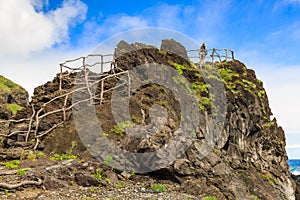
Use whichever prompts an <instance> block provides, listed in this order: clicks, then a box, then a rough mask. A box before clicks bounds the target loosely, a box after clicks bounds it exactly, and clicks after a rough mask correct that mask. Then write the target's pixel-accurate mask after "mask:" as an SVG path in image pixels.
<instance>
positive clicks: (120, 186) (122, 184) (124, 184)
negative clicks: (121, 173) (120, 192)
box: [115, 181, 126, 188]
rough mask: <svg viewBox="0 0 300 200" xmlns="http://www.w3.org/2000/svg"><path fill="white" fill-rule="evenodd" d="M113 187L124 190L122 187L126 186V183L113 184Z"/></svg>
mask: <svg viewBox="0 0 300 200" xmlns="http://www.w3.org/2000/svg"><path fill="white" fill-rule="evenodd" d="M115 186H116V187H117V188H124V187H125V186H126V183H125V182H123V181H119V182H117V183H116V184H115Z"/></svg>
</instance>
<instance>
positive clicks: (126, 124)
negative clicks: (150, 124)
mask: <svg viewBox="0 0 300 200" xmlns="http://www.w3.org/2000/svg"><path fill="white" fill-rule="evenodd" d="M132 127H134V124H133V123H131V122H130V121H124V122H121V123H119V124H117V125H115V126H114V127H113V128H112V129H111V130H110V132H112V133H115V134H117V135H120V136H123V134H124V132H125V128H132Z"/></svg>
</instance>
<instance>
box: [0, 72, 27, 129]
mask: <svg viewBox="0 0 300 200" xmlns="http://www.w3.org/2000/svg"><path fill="white" fill-rule="evenodd" d="M28 105H29V103H28V92H27V91H26V90H25V89H24V88H22V87H21V86H19V85H17V84H15V83H14V82H12V81H11V80H9V79H7V78H5V77H3V76H1V75H0V121H1V120H9V119H10V118H11V117H12V116H13V115H15V114H16V112H17V111H18V110H21V109H22V108H23V107H26V106H28ZM7 128H8V123H0V133H2V134H5V133H7V132H8V131H7Z"/></svg>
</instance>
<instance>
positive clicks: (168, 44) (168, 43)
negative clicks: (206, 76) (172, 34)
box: [160, 39, 189, 60]
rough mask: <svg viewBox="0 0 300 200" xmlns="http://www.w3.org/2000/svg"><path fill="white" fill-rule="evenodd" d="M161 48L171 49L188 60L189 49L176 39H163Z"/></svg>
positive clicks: (170, 50) (164, 49)
mask: <svg viewBox="0 0 300 200" xmlns="http://www.w3.org/2000/svg"><path fill="white" fill-rule="evenodd" d="M160 49H161V50H163V51H169V52H172V53H174V54H176V55H179V56H181V57H182V58H184V59H186V60H188V59H189V58H188V55H187V50H186V49H185V47H184V46H183V45H182V44H180V43H179V42H177V41H176V40H173V39H171V40H162V42H161V46H160Z"/></svg>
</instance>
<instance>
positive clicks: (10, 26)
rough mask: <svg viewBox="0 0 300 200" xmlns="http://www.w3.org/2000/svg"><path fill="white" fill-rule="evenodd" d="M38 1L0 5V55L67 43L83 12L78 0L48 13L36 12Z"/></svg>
mask: <svg viewBox="0 0 300 200" xmlns="http://www.w3.org/2000/svg"><path fill="white" fill-rule="evenodd" d="M43 3H45V4H46V3H47V1H45V2H42V1H39V0H9V1H0V24H1V26H0V44H1V46H0V54H27V53H30V52H33V51H39V50H43V49H45V48H49V47H51V46H52V45H54V44H58V43H61V42H62V41H64V40H66V39H68V31H69V27H70V26H71V25H72V24H73V23H76V22H77V21H80V20H83V19H84V16H85V14H86V12H87V7H86V5H85V4H83V3H82V2H80V1H79V0H65V1H64V2H63V5H62V7H60V8H57V9H56V10H53V11H51V12H50V13H43V12H38V11H36V9H37V10H38V9H41V7H42V5H43Z"/></svg>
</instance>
